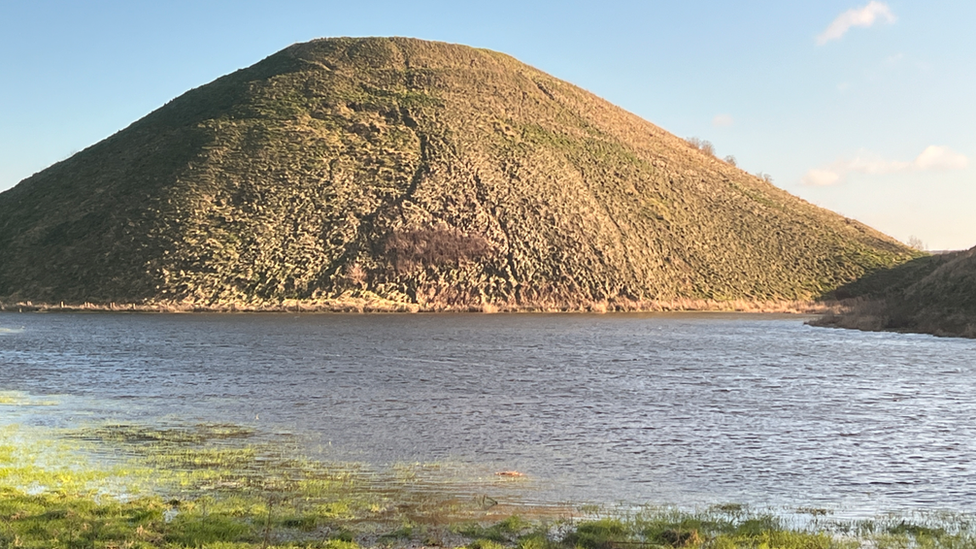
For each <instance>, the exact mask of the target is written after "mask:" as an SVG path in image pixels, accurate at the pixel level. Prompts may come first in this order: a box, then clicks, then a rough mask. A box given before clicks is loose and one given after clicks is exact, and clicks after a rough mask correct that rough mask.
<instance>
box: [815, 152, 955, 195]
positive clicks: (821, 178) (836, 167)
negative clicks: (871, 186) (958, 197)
mask: <svg viewBox="0 0 976 549" xmlns="http://www.w3.org/2000/svg"><path fill="white" fill-rule="evenodd" d="M968 166H969V159H968V158H966V156H965V155H962V154H960V153H957V152H956V151H954V150H952V149H950V148H949V147H942V146H939V145H929V146H928V147H926V148H925V150H924V151H922V152H921V153H920V154H919V155H918V156H917V157H915V160H913V161H911V162H902V161H898V160H885V159H884V158H881V157H880V156H878V155H876V154H872V153H870V152H867V151H861V152H859V153H858V154H857V156H855V157H854V158H853V159H852V160H847V159H843V160H838V161H837V162H834V163H833V164H831V165H829V166H827V167H824V168H815V169H812V170H809V171H807V173H806V175H804V176H803V184H804V185H811V186H814V187H825V186H829V185H836V184H838V183H842V182H843V181H844V179H846V177H847V174H849V173H863V174H868V175H884V174H890V173H905V172H926V171H938V170H964V169H966V168H967V167H968Z"/></svg>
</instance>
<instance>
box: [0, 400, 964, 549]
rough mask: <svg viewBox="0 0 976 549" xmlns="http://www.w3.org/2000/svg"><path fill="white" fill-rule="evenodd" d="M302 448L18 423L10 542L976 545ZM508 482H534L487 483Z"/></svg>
mask: <svg viewBox="0 0 976 549" xmlns="http://www.w3.org/2000/svg"><path fill="white" fill-rule="evenodd" d="M11 398H12V397H11ZM16 404H17V403H16V402H13V401H9V402H7V403H6V405H16ZM299 455H300V454H299V453H298V452H297V450H296V449H294V448H290V447H289V445H288V444H287V443H282V442H281V441H277V442H275V443H273V444H272V443H263V442H260V440H259V438H258V437H256V436H255V433H254V432H253V431H252V430H250V429H248V428H246V427H241V426H235V425H215V424H197V425H188V426H173V427H165V428H159V427H147V426H140V425H118V424H115V425H108V424H106V425H96V426H88V427H84V428H75V429H70V430H63V431H54V430H50V429H34V428H26V427H18V426H6V427H3V428H0V548H7V547H27V548H30V547H36V548H60V547H63V548H75V547H78V548H81V547H92V548H96V547H104V548H123V547H126V548H148V547H171V548H183V547H199V548H213V549H216V548H221V549H230V548H234V549H243V548H252V547H253V548H269V547H314V548H329V549H355V548H357V547H388V548H399V547H421V546H426V547H462V546H463V547H470V548H472V549H501V548H503V547H511V548H516V547H517V548H519V549H575V548H582V549H610V548H621V549H623V548H645V547H647V548H650V547H695V548H698V547H702V548H721V549H725V548H733V547H748V548H755V549H760V548H762V549H767V548H769V549H771V548H777V547H783V548H797V549H800V548H811V549H821V548H833V547H836V548H856V547H865V548H868V547H870V548H872V549H879V548H888V547H890V548H913V547H933V548H935V547H946V548H950V547H952V548H955V547H972V546H976V525H974V524H973V523H972V522H970V519H969V518H968V517H963V516H959V515H927V516H921V515H919V516H914V517H907V518H906V517H901V516H899V517H885V518H880V519H876V520H870V521H840V520H832V519H831V517H830V515H829V513H828V512H827V511H826V510H822V509H798V510H796V511H795V513H792V514H791V515H790V516H789V517H787V516H783V515H779V516H777V515H774V514H770V513H766V512H758V511H754V510H750V509H749V508H747V507H745V506H742V505H735V504H728V505H720V506H713V507H709V508H706V509H701V510H678V509H673V508H666V507H665V508H658V507H631V508H627V509H626V510H621V509H619V508H617V509H604V508H600V507H596V506H582V507H578V506H576V507H574V506H562V507H540V506H532V505H521V504H519V503H518V502H517V501H502V500H500V499H494V498H492V497H490V496H489V495H487V494H485V493H482V494H481V495H479V494H478V490H472V486H471V485H470V484H469V483H466V481H462V480H457V479H454V480H447V481H445V479H450V474H449V472H448V473H445V471H444V469H446V467H445V466H444V465H443V464H406V465H397V466H392V467H389V468H386V469H377V468H371V467H368V466H366V465H363V464H357V463H328V462H323V461H316V460H310V459H305V458H301V457H296V456H299ZM510 482H525V479H523V478H520V477H505V476H497V477H494V476H493V478H492V479H488V480H487V481H486V483H487V484H493V485H496V486H497V485H498V483H510ZM484 486H485V485H484V484H483V485H481V489H483V488H484Z"/></svg>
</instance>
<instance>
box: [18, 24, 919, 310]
mask: <svg viewBox="0 0 976 549" xmlns="http://www.w3.org/2000/svg"><path fill="white" fill-rule="evenodd" d="M910 256H911V252H910V251H909V250H908V249H907V248H905V247H904V246H902V245H900V244H898V243H897V242H895V241H894V240H892V239H890V238H888V237H886V236H884V235H882V234H880V233H878V232H876V231H874V230H872V229H870V228H868V227H865V226H864V225H862V224H860V223H857V222H854V221H852V220H850V219H846V218H844V217H841V216H839V215H836V214H834V213H831V212H829V211H826V210H823V209H820V208H817V207H815V206H812V205H810V204H808V203H806V202H804V201H802V200H799V199H797V198H796V197H794V196H792V195H790V194H788V193H786V192H784V191H782V190H780V189H778V188H776V187H774V186H772V185H770V184H768V183H766V182H764V181H762V180H760V179H758V178H756V177H754V176H751V175H749V174H747V173H745V172H743V171H741V170H739V169H737V168H735V167H734V166H731V165H729V164H726V163H724V162H722V161H721V160H718V159H716V158H713V157H711V156H709V155H707V154H704V153H702V152H701V151H699V150H697V149H695V148H693V147H691V146H689V145H688V144H687V143H686V142H685V141H684V140H682V139H679V138H677V137H675V136H673V135H671V134H668V133H667V132H665V131H663V130H661V129H660V128H658V127H656V126H654V125H653V124H650V123H648V122H646V121H644V120H642V119H641V118H639V117H637V116H635V115H633V114H630V113H628V112H626V111H624V110H622V109H620V108H618V107H615V106H613V105H611V104H609V103H608V102H606V101H604V100H602V99H600V98H598V97H596V96H594V95H592V94H590V93H588V92H586V91H584V90H582V89H580V88H577V87H575V86H573V85H571V84H568V83H566V82H562V81H560V80H558V79H556V78H553V77H551V76H549V75H547V74H545V73H542V72H540V71H538V70H536V69H533V68H532V67H529V66H527V65H524V64H522V63H520V62H518V61H516V60H515V59H513V58H511V57H509V56H506V55H503V54H499V53H495V52H491V51H486V50H479V49H474V48H470V47H466V46H458V45H449V44H441V43H432V42H425V41H421V40H414V39H403V38H367V39H325V40H316V41H313V42H308V43H304V44H296V45H294V46H291V47H289V48H287V49H285V50H283V51H281V52H279V53H277V54H275V55H273V56H271V57H269V58H267V59H265V60H263V61H261V62H260V63H257V64H256V65H254V66H252V67H250V68H247V69H243V70H240V71H237V72H235V73H232V74H230V75H227V76H224V77H222V78H219V79H218V80H216V81H214V82H212V83H210V84H207V85H205V86H202V87H200V88H197V89H194V90H191V91H189V92H187V93H186V94H184V95H182V96H180V97H179V98H177V99H175V100H173V101H171V102H170V103H168V104H166V105H165V106H163V107H162V108H160V109H158V110H157V111H155V112H153V113H151V114H149V115H148V116H146V117H145V118H143V119H142V120H139V121H138V122H135V123H134V124H132V125H131V126H130V127H128V128H126V129H125V130H123V131H120V132H119V133H117V134H115V135H114V136H112V137H110V138H108V139H106V140H104V141H102V142H100V143H98V144H96V145H94V146H92V147H90V148H88V149H86V150H84V151H82V152H80V153H78V154H76V155H74V156H72V157H71V158H69V159H67V160H65V161H63V162H60V163H58V164H56V165H54V166H51V167H50V168H48V169H46V170H44V171H42V172H40V173H38V174H36V175H34V176H32V177H30V178H28V179H26V180H25V181H23V182H21V183H20V184H19V185H18V186H16V187H15V188H13V189H11V190H9V191H7V192H5V193H3V194H0V257H2V261H0V299H5V300H6V301H8V302H9V301H16V300H33V301H45V302H58V301H65V302H72V303H77V302H81V301H89V302H98V303H108V302H119V303H143V304H146V303H181V304H188V305H193V306H201V307H226V306H235V305H239V306H260V305H262V304H273V303H281V302H282V301H285V300H299V301H308V302H313V301H322V300H330V299H337V298H341V297H342V296H347V297H348V296H355V295H369V296H377V297H378V298H382V299H385V300H389V301H391V302H398V303H407V304H413V305H416V306H419V307H421V308H428V309H441V308H468V307H479V306H482V305H485V306H498V307H501V308H544V309H551V308H557V309H558V308H562V309H576V308H580V307H585V306H587V304H592V303H609V304H611V306H615V305H614V304H618V305H620V304H634V303H644V302H650V301H654V300H671V299H678V298H692V299H712V300H732V299H747V300H792V299H809V298H814V297H817V296H819V295H821V294H822V293H823V292H825V291H828V290H831V289H833V288H835V287H837V286H839V285H841V284H843V283H846V282H849V281H851V280H853V279H854V278H856V277H858V276H860V275H862V274H863V273H865V272H867V271H870V270H873V269H875V268H878V267H880V266H886V265H891V264H893V263H897V262H899V261H903V260H905V259H907V258H908V257H910Z"/></svg>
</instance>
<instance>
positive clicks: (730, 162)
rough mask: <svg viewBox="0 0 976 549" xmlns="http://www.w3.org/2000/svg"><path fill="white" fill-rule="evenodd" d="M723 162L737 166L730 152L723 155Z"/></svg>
mask: <svg viewBox="0 0 976 549" xmlns="http://www.w3.org/2000/svg"><path fill="white" fill-rule="evenodd" d="M725 163H726V164H728V165H729V166H737V165H738V164H736V162H735V157H734V156H732V155H731V154H730V155H728V156H726V157H725Z"/></svg>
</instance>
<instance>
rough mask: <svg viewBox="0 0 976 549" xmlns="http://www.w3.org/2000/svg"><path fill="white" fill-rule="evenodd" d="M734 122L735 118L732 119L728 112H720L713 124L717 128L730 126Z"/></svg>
mask: <svg viewBox="0 0 976 549" xmlns="http://www.w3.org/2000/svg"><path fill="white" fill-rule="evenodd" d="M734 123H735V120H732V117H731V116H730V115H728V114H719V115H716V116H715V118H713V119H712V125H713V126H715V127H717V128H728V127H729V126H731V125H732V124H734Z"/></svg>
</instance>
